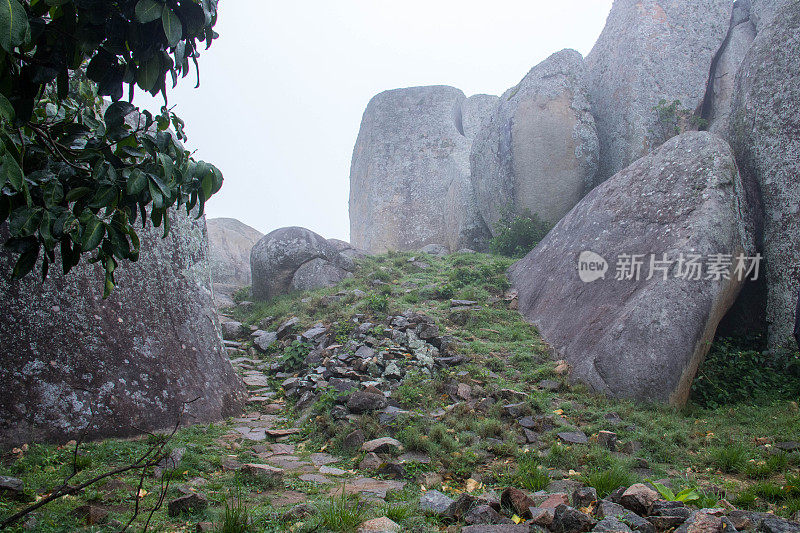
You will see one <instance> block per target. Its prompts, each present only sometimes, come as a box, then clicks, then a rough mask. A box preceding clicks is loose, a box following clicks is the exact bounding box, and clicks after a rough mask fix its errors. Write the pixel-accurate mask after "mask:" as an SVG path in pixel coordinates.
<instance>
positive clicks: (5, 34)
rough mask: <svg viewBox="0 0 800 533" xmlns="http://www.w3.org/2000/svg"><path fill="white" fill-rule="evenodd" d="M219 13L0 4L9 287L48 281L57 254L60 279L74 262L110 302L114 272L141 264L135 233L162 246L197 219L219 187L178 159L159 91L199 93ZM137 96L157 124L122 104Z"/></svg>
mask: <svg viewBox="0 0 800 533" xmlns="http://www.w3.org/2000/svg"><path fill="white" fill-rule="evenodd" d="M217 1H218V0H0V73H2V76H0V236H2V237H0V238H5V242H4V243H3V244H4V246H5V248H7V249H8V250H10V252H11V253H14V254H17V255H18V259H17V260H16V264H15V267H14V269H13V272H12V277H14V278H17V279H18V278H21V277H23V276H25V275H27V274H29V273H30V272H31V271H32V270H34V268H35V267H36V265H37V262H38V261H39V259H41V265H42V272H41V274H42V276H43V277H45V278H46V277H47V272H48V269H49V267H50V265H51V264H53V263H54V262H55V261H56V253H59V254H60V259H61V265H62V267H63V271H64V273H67V272H69V270H70V269H72V268H73V267H74V266H76V265H77V264H78V263H79V262H80V260H81V258H82V257H83V258H87V259H88V260H89V261H90V262H97V263H99V264H101V265H102V266H103V268H104V269H105V273H106V276H105V287H104V291H103V293H104V296H108V295H109V294H110V293H111V291H112V290H113V289H114V270H115V269H116V268H117V266H118V264H119V261H122V260H126V259H127V260H131V261H136V260H137V258H138V255H139V248H140V242H139V237H138V235H137V232H136V229H135V228H136V226H135V224H137V221H138V223H139V224H142V225H143V226H144V225H146V224H148V223H152V224H154V225H155V226H156V227H161V226H163V229H164V236H166V235H167V233H168V232H169V227H170V224H169V215H170V212H171V211H173V210H175V209H186V212H187V213H196V214H197V216H198V217H199V216H202V214H203V207H204V204H205V202H206V200H208V198H209V197H210V196H211V195H213V194H215V193H216V192H217V191H218V190H219V189H220V187H221V186H222V174H221V173H220V171H219V170H218V169H217V168H216V167H214V166H213V165H211V164H208V163H205V162H203V161H195V160H194V159H193V158H192V157H191V154H190V153H189V152H188V151H187V150H186V149H184V147H183V145H182V141H185V140H186V136H185V134H184V131H183V127H184V124H183V122H182V121H181V119H180V118H178V117H177V116H176V115H175V114H174V113H173V112H172V111H171V109H169V108H168V99H167V83H168V82H170V83H171V84H172V87H174V86H175V85H176V84H177V81H178V77H179V76H180V77H186V76H187V75H188V74H190V72H192V70H193V71H194V72H196V76H197V84H198V85H199V83H200V74H199V67H198V62H197V58H198V57H199V52H200V49H201V48H202V47H205V48H208V47H209V46H210V45H211V43H212V42H213V40H214V39H215V38H217V37H218V36H217V34H216V33H215V32H214V29H213V28H214V25H215V23H216V20H217ZM192 66H193V67H194V69H192ZM137 87H138V88H139V89H140V90H143V91H146V92H148V93H150V94H152V95H153V96H157V95H159V94H161V95H163V98H164V107H163V108H162V111H161V113H160V114H159V115H155V116H154V115H153V114H151V113H149V112H148V111H144V112H140V111H139V109H137V107H136V106H134V105H133V104H132V103H131V102H132V101H133V97H134V94H135V90H136V88H137ZM126 89H127V90H126ZM103 97H107V98H108V100H110V101H111V102H112V103H110V105H109V102H108V101H107V100H106V99H104V98H103ZM124 97H126V98H127V101H125V100H123V98H124ZM6 222H7V224H6ZM3 226H7V228H6V229H4V228H3Z"/></svg>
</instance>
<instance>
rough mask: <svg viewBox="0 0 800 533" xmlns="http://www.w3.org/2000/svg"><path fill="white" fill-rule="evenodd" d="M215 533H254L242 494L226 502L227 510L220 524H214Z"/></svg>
mask: <svg viewBox="0 0 800 533" xmlns="http://www.w3.org/2000/svg"><path fill="white" fill-rule="evenodd" d="M214 531H215V533H254V532H255V529H254V528H253V523H252V521H251V519H250V512H249V511H248V509H247V506H246V505H245V504H244V502H243V501H242V496H241V494H240V493H239V492H238V491H237V493H236V496H235V497H233V498H228V499H227V500H226V501H225V509H224V511H223V513H222V516H221V517H220V520H219V522H217V523H216V524H214Z"/></svg>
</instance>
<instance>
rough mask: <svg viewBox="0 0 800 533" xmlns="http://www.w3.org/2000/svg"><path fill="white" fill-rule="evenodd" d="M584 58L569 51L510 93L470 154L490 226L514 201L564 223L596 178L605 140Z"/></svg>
mask: <svg viewBox="0 0 800 533" xmlns="http://www.w3.org/2000/svg"><path fill="white" fill-rule="evenodd" d="M583 72H584V64H583V58H582V57H581V55H580V54H579V53H578V52H576V51H574V50H562V51H561V52H558V53H556V54H553V55H552V56H550V57H549V58H547V59H546V60H545V61H543V62H542V63H540V64H538V65H536V66H535V67H533V68H532V69H531V71H530V72H529V73H528V74H527V75H526V76H525V78H523V80H522V81H521V82H520V83H519V84H518V85H517V86H516V87H513V88H512V89H509V90H508V91H506V92H505V94H503V96H502V97H501V98H500V104H499V105H498V106H497V108H496V109H495V111H494V113H493V114H492V115H491V116H490V117H489V118H488V119H487V120H486V121H485V122H484V123H483V125H482V126H481V128H480V131H479V132H478V134H477V136H476V137H475V141H474V143H473V145H472V151H471V154H470V166H471V171H472V174H471V177H472V184H473V187H474V189H475V195H476V198H477V202H478V208H479V210H480V213H481V216H482V217H483V220H484V222H485V223H486V224H487V226H488V227H489V229H490V230H491V231H494V225H495V223H496V222H497V221H498V220H500V218H501V216H502V215H503V212H504V210H505V209H506V208H508V207H509V206H510V207H511V208H512V210H513V213H515V214H523V213H524V212H525V210H530V211H531V212H532V213H533V214H536V215H538V216H539V217H540V218H541V219H542V220H545V221H547V222H549V223H552V224H554V223H556V222H558V221H559V220H560V219H561V217H563V216H564V215H566V214H567V213H568V212H569V210H570V209H572V207H573V206H574V205H575V204H576V203H578V201H579V200H580V199H581V198H582V197H583V195H584V194H585V192H586V191H587V190H588V187H590V186H591V185H592V183H593V180H594V176H595V173H596V171H597V157H598V154H599V144H598V140H597V132H596V129H595V125H594V118H593V117H592V114H591V109H590V107H589V102H588V100H587V93H586V88H585V86H584V84H583Z"/></svg>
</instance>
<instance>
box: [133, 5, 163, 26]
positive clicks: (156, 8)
mask: <svg viewBox="0 0 800 533" xmlns="http://www.w3.org/2000/svg"><path fill="white" fill-rule="evenodd" d="M163 11H164V4H159V3H158V2H156V1H155V0H139V3H138V4H136V20H138V21H139V22H140V23H142V24H147V23H148V22H153V21H154V20H158V19H159V18H161V13H162V12H163Z"/></svg>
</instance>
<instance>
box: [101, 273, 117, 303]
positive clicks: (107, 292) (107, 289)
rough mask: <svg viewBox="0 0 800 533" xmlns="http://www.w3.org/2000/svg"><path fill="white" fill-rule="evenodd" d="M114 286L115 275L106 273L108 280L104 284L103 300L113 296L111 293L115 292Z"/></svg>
mask: <svg viewBox="0 0 800 533" xmlns="http://www.w3.org/2000/svg"><path fill="white" fill-rule="evenodd" d="M114 287H115V285H114V276H112V275H111V274H106V282H105V284H104V285H103V300H105V299H106V298H108V297H109V296H111V293H112V292H114Z"/></svg>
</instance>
